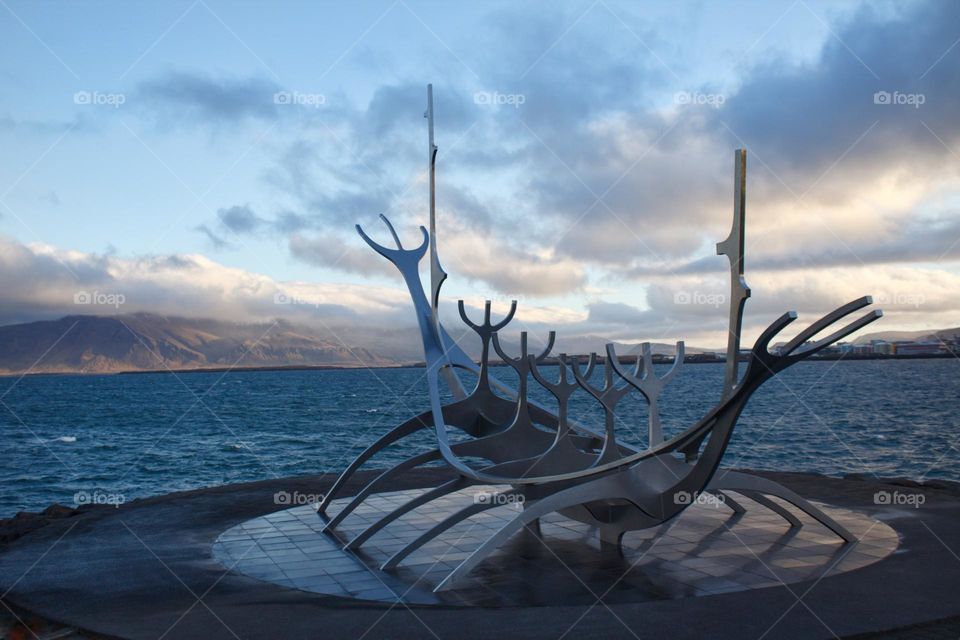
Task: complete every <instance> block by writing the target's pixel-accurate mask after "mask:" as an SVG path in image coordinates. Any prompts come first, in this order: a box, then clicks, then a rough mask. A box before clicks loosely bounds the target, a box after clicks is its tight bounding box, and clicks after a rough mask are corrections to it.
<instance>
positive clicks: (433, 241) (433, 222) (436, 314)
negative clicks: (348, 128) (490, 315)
mask: <svg viewBox="0 0 960 640" xmlns="http://www.w3.org/2000/svg"><path fill="white" fill-rule="evenodd" d="M423 115H424V116H425V117H426V119H427V154H428V160H429V163H430V307H431V309H433V328H434V331H436V332H437V337H438V338H439V340H440V343H441V344H444V341H445V339H446V338H445V335H444V332H443V328H442V326H441V325H440V287H442V286H443V281H444V280H446V279H447V272H446V271H444V270H443V267H441V266H440V258H439V257H438V256H437V145H435V144H434V143H433V85H432V84H428V85H427V112H426V113H424V114H423ZM446 348H447V346H446V345H444V349H446ZM441 375H442V376H443V379H444V381H445V382H446V383H447V387H448V388H449V389H450V392H451V393H452V394H453V397H454V398H455V399H457V400H460V399H462V398H465V397H466V396H467V391H466V389H464V388H463V385H462V384H461V383H460V379H459V378H457V374H456V373H454V372H453V368H452V367H446V368H444V369H443V371H442V372H441Z"/></svg>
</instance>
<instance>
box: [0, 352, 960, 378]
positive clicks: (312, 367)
mask: <svg viewBox="0 0 960 640" xmlns="http://www.w3.org/2000/svg"><path fill="white" fill-rule="evenodd" d="M577 357H579V358H581V359H582V361H586V358H587V356H585V355H581V356H577ZM950 358H958V356H957V355H955V354H953V353H938V354H910V355H899V356H898V355H886V354H870V355H854V354H839V355H825V356H819V357H816V356H815V357H811V358H809V360H808V362H818V361H821V362H836V361H838V360H849V361H863V360H946V359H950ZM619 360H620V362H621V363H623V364H633V363H634V362H636V356H621V357H620V358H619ZM747 360H748V356H747V355H746V354H741V356H740V362H747ZM603 361H604V358H603V357H602V356H598V357H597V362H598V363H600V364H602V363H603ZM672 362H673V358H672V357H670V356H663V355H655V356H654V358H653V363H654V364H670V363H672ZM723 362H725V361H724V360H723V359H722V358H708V357H704V356H703V355H702V354H691V355H688V356H687V357H685V358H684V359H683V363H684V364H723ZM545 364H547V365H551V364H557V359H556V358H547V359H546V360H545ZM425 366H426V365H425V364H424V363H423V362H404V363H397V364H373V365H363V364H357V365H345V364H292V365H258V366H252V367H239V366H238V367H223V366H217V367H190V368H185V369H171V368H165V369H121V370H118V371H80V370H78V371H11V372H2V373H0V378H23V377H27V376H31V377H34V376H117V375H141V374H153V373H166V374H181V373H228V372H229V373H241V372H246V373H251V372H260V371H342V370H347V371H349V370H357V369H376V370H381V369H423V368H424V367H425ZM490 366H491V367H504V366H507V365H506V364H505V363H503V362H491V363H490Z"/></svg>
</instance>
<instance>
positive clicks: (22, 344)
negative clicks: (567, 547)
mask: <svg viewBox="0 0 960 640" xmlns="http://www.w3.org/2000/svg"><path fill="white" fill-rule="evenodd" d="M464 331H469V330H468V329H464ZM956 333H960V329H946V330H942V331H936V332H932V331H885V332H880V333H873V334H868V335H864V336H860V337H859V338H857V340H856V342H858V343H863V342H869V341H870V340H871V339H882V340H925V339H936V336H937V335H944V336H952V335H953V334H956ZM453 338H454V339H455V340H457V341H458V342H459V344H461V345H462V346H463V348H464V350H465V351H466V352H467V353H468V354H469V355H471V356H472V357H474V358H477V357H479V342H478V341H477V339H476V337H475V336H464V335H463V334H454V335H453ZM607 341H608V340H607V339H605V338H603V337H601V336H592V335H580V336H576V335H575V336H568V337H560V338H558V341H557V344H556V345H555V347H554V349H553V353H554V354H556V353H570V354H574V353H588V352H590V351H597V352H600V353H601V354H602V353H603V347H604V344H605V343H606V342H607ZM615 345H616V348H617V353H618V354H620V355H634V354H637V353H639V351H640V347H639V345H637V344H626V343H615ZM651 346H652V349H653V352H654V353H655V354H673V352H674V345H672V344H663V343H653V344H652V345H651ZM504 349H505V350H506V351H507V352H508V353H510V354H516V353H517V352H518V347H517V345H516V344H515V343H513V342H511V341H509V340H504ZM530 349H531V351H535V350H537V349H538V347H537V345H536V344H535V343H534V342H533V340H531V347H530ZM704 351H709V350H708V349H702V348H697V347H689V346H688V347H687V353H689V354H694V353H702V352H704ZM422 360H423V355H422V349H421V342H420V336H419V333H418V331H417V330H416V329H415V328H413V327H409V328H398V329H392V330H385V329H381V328H373V327H363V326H350V327H336V328H322V329H321V328H316V327H310V326H302V325H295V324H293V323H290V322H288V321H286V320H276V321H274V322H269V323H267V322H265V323H241V322H230V321H224V320H212V319H203V318H184V317H174V316H160V315H154V314H148V313H136V314H127V315H116V316H92V315H72V316H66V317H64V318H60V319H59V320H44V321H38V322H28V323H24V324H14V325H6V326H0V375H3V374H5V375H14V374H23V373H119V372H125V371H165V370H171V371H182V370H189V369H224V368H231V369H232V368H275V367H389V366H402V365H409V364H415V363H417V362H421V361H422Z"/></svg>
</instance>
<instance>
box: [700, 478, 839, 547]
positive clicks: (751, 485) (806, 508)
mask: <svg viewBox="0 0 960 640" xmlns="http://www.w3.org/2000/svg"><path fill="white" fill-rule="evenodd" d="M709 486H710V488H711V489H722V490H723V491H736V492H737V493H759V494H765V495H768V496H774V497H777V498H780V499H781V500H784V501H786V502H789V503H790V504H792V505H793V506H795V507H797V508H798V509H800V510H801V511H803V512H804V513H806V514H807V515H808V516H810V517H811V518H813V519H814V520H816V521H817V522H819V523H820V524H822V525H823V526H825V527H826V528H827V529H830V530H831V531H833V532H834V533H835V534H837V535H838V536H840V537H841V538H843V539H844V540H846V541H847V542H856V541H857V537H856V536H854V535H853V534H852V533H850V531H849V530H848V529H847V528H846V527H844V526H843V525H841V524H840V523H839V522H837V521H836V520H834V519H833V518H831V517H830V516H828V515H827V514H826V513H824V512H823V510H822V509H819V508H818V507H816V506H815V505H813V504H811V503H810V501H809V500H806V499H805V498H803V497H801V496H800V495H798V494H797V493H796V492H794V491H791V490H790V489H788V488H786V487H785V486H783V485H782V484H780V483H778V482H774V481H773V480H769V479H767V478H761V477H760V476H755V475H752V474H747V473H740V472H737V471H724V472H722V473H719V474H718V475H717V477H715V478H714V479H713V480H712V481H711V483H710V485H709ZM750 497H751V498H754V497H753V496H750ZM754 499H755V498H754ZM774 504H775V503H774ZM765 506H767V505H765ZM777 506H778V507H779V506H780V505H777ZM781 509H782V507H781ZM781 515H782V514H781ZM791 515H792V514H791Z"/></svg>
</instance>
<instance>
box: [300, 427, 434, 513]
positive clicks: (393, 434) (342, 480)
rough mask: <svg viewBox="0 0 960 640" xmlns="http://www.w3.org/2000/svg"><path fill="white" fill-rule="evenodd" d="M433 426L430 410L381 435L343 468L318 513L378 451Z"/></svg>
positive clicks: (324, 496) (325, 496)
mask: <svg viewBox="0 0 960 640" xmlns="http://www.w3.org/2000/svg"><path fill="white" fill-rule="evenodd" d="M432 426H433V414H432V413H431V412H429V411H426V412H424V413H421V414H420V415H418V416H414V417H413V418H411V419H409V420H407V421H406V422H404V423H403V424H401V425H400V426H398V427H395V428H393V429H391V430H390V431H389V432H387V433H386V434H384V435H382V436H380V437H379V438H378V439H377V441H376V442H374V443H373V444H372V445H370V446H369V447H367V448H366V449H364V450H363V451H362V452H361V453H360V455H358V456H357V457H356V458H354V460H353V462H351V463H350V464H349V465H348V466H347V468H346V469H344V470H343V473H341V474H340V477H338V478H337V479H336V481H335V482H334V483H333V486H331V487H330V489H328V490H327V492H326V493H325V494H324V495H323V500H322V501H321V502H320V505H319V506H318V507H317V513H319V514H320V515H324V514H326V512H327V509H328V508H329V507H330V503H331V502H333V500H334V498H335V497H336V496H337V495H339V493H340V491H341V490H342V489H343V487H344V485H346V483H347V481H348V480H349V479H350V477H351V476H353V474H354V473H356V472H357V470H358V469H359V468H360V467H361V466H363V463H364V462H366V461H367V460H369V459H370V458H372V457H373V456H374V455H376V454H377V453H378V452H380V451H382V450H384V449H386V448H387V447H388V446H390V445H391V444H393V443H394V442H397V441H398V440H402V439H403V438H405V437H407V436H409V435H410V434H412V433H416V432H417V431H420V430H421V429H425V428H427V427H432Z"/></svg>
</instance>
